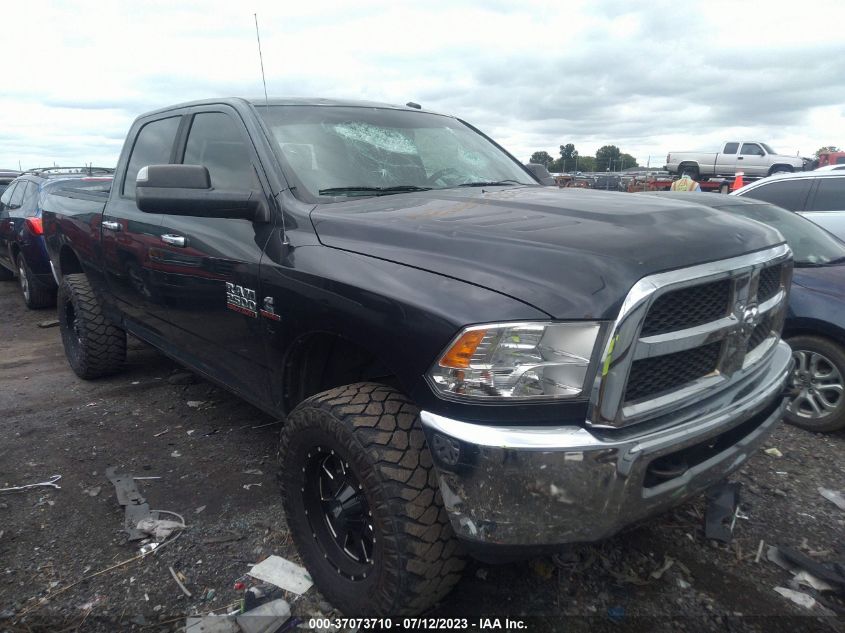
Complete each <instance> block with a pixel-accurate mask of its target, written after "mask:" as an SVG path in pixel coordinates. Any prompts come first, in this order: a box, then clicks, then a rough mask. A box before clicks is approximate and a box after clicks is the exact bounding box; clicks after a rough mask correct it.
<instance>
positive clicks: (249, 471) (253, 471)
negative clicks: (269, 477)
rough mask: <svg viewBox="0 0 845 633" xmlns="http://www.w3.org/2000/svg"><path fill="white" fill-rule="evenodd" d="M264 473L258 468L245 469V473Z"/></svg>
mask: <svg viewBox="0 0 845 633" xmlns="http://www.w3.org/2000/svg"><path fill="white" fill-rule="evenodd" d="M263 474H264V473H263V472H262V471H260V470H258V469H257V468H249V469H247V470H245V471H244V475H263Z"/></svg>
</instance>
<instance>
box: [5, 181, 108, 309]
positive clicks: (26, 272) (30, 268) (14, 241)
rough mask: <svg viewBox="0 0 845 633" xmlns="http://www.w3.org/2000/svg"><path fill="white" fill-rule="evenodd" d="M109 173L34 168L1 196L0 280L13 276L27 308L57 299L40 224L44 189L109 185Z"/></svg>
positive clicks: (48, 304) (103, 186)
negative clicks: (16, 279)
mask: <svg viewBox="0 0 845 633" xmlns="http://www.w3.org/2000/svg"><path fill="white" fill-rule="evenodd" d="M69 171H70V172H74V171H77V172H78V173H68V172H69ZM111 172H112V170H110V169H105V168H89V167H85V168H78V169H77V168H66V167H65V168H49V169H43V170H33V171H29V172H26V173H25V174H23V175H21V176H19V177H18V178H16V179H15V180H14V181H13V182H12V183H11V184H10V185H9V186H8V188H7V189H6V190H5V191H4V192H3V193H2V195H1V196H0V280H3V281H10V280H13V279H14V278H15V276H17V278H18V282H19V283H20V287H21V293H22V295H23V299H24V303H26V306H27V307H28V308H31V309H35V308H46V307H48V306H51V305H54V304H55V301H56V282H55V280H54V278H53V273H52V271H51V268H50V258H49V257H48V256H47V250H46V248H45V245H44V228H43V226H42V225H41V211H42V204H43V201H44V199H45V197H46V195H47V193H48V192H49V191H51V190H52V191H55V190H56V189H57V188H62V189H70V190H73V189H82V190H88V191H91V190H100V191H102V190H108V189H109V188H110V187H111V180H112V177H111Z"/></svg>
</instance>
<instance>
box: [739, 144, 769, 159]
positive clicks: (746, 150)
mask: <svg viewBox="0 0 845 633" xmlns="http://www.w3.org/2000/svg"><path fill="white" fill-rule="evenodd" d="M739 153H740V154H742V155H743V156H763V148H762V147H760V146H759V145H757V143H743V144H742V149H741V150H740V151H739Z"/></svg>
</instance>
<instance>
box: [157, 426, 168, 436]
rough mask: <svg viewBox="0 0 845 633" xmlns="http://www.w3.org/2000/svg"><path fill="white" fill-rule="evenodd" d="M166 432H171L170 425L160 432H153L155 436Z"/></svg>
mask: <svg viewBox="0 0 845 633" xmlns="http://www.w3.org/2000/svg"><path fill="white" fill-rule="evenodd" d="M166 433H170V427H167V428H166V429H164V430H163V431H159V432H158V433H153V437H161V436H162V435H165V434H166Z"/></svg>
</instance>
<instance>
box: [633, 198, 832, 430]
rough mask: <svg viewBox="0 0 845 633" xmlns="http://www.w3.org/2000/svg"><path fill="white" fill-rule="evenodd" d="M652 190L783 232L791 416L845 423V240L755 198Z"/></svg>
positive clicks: (801, 421) (804, 422)
mask: <svg viewBox="0 0 845 633" xmlns="http://www.w3.org/2000/svg"><path fill="white" fill-rule="evenodd" d="M648 195H673V196H684V197H686V198H688V199H689V200H690V202H695V203H697V204H704V205H707V206H709V207H713V208H716V209H719V210H721V211H725V212H727V213H735V214H737V215H742V216H744V217H747V218H751V219H752V220H757V221H758V222H763V223H764V224H768V225H769V226H773V227H775V228H776V229H777V230H778V231H780V232H781V234H782V235H783V236H784V237H785V238H786V241H787V242H788V243H789V246H790V248H791V249H792V252H793V256H794V260H795V269H794V273H793V277H792V289H791V291H790V295H789V310H788V312H787V317H786V322H785V323H784V328H783V338H784V340H786V342H787V343H789V345H790V346H791V347H792V354H793V357H794V359H795V370H794V373H793V381H792V386H793V391H792V393H793V397H792V401H791V402H790V404H789V407H788V409H787V412H786V420H787V422H790V423H792V424H794V425H796V426H800V427H803V428H805V429H808V430H811V431H819V432H832V431H838V430H841V429H844V428H845V393H843V391H845V242H842V241H841V240H839V238H837V237H836V236H834V235H833V234H832V233H829V232H828V231H826V230H825V229H823V228H821V227H820V226H818V225H817V224H815V223H813V222H811V221H810V220H807V219H806V218H804V217H802V216H800V215H797V214H795V213H792V212H791V211H787V210H786V209H782V208H781V207H777V206H774V205H772V204H769V203H767V202H761V201H759V200H753V199H751V198H739V197H734V196H721V195H717V194H709V193H697V194H688V193H675V194H648ZM726 237H727V236H726Z"/></svg>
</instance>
